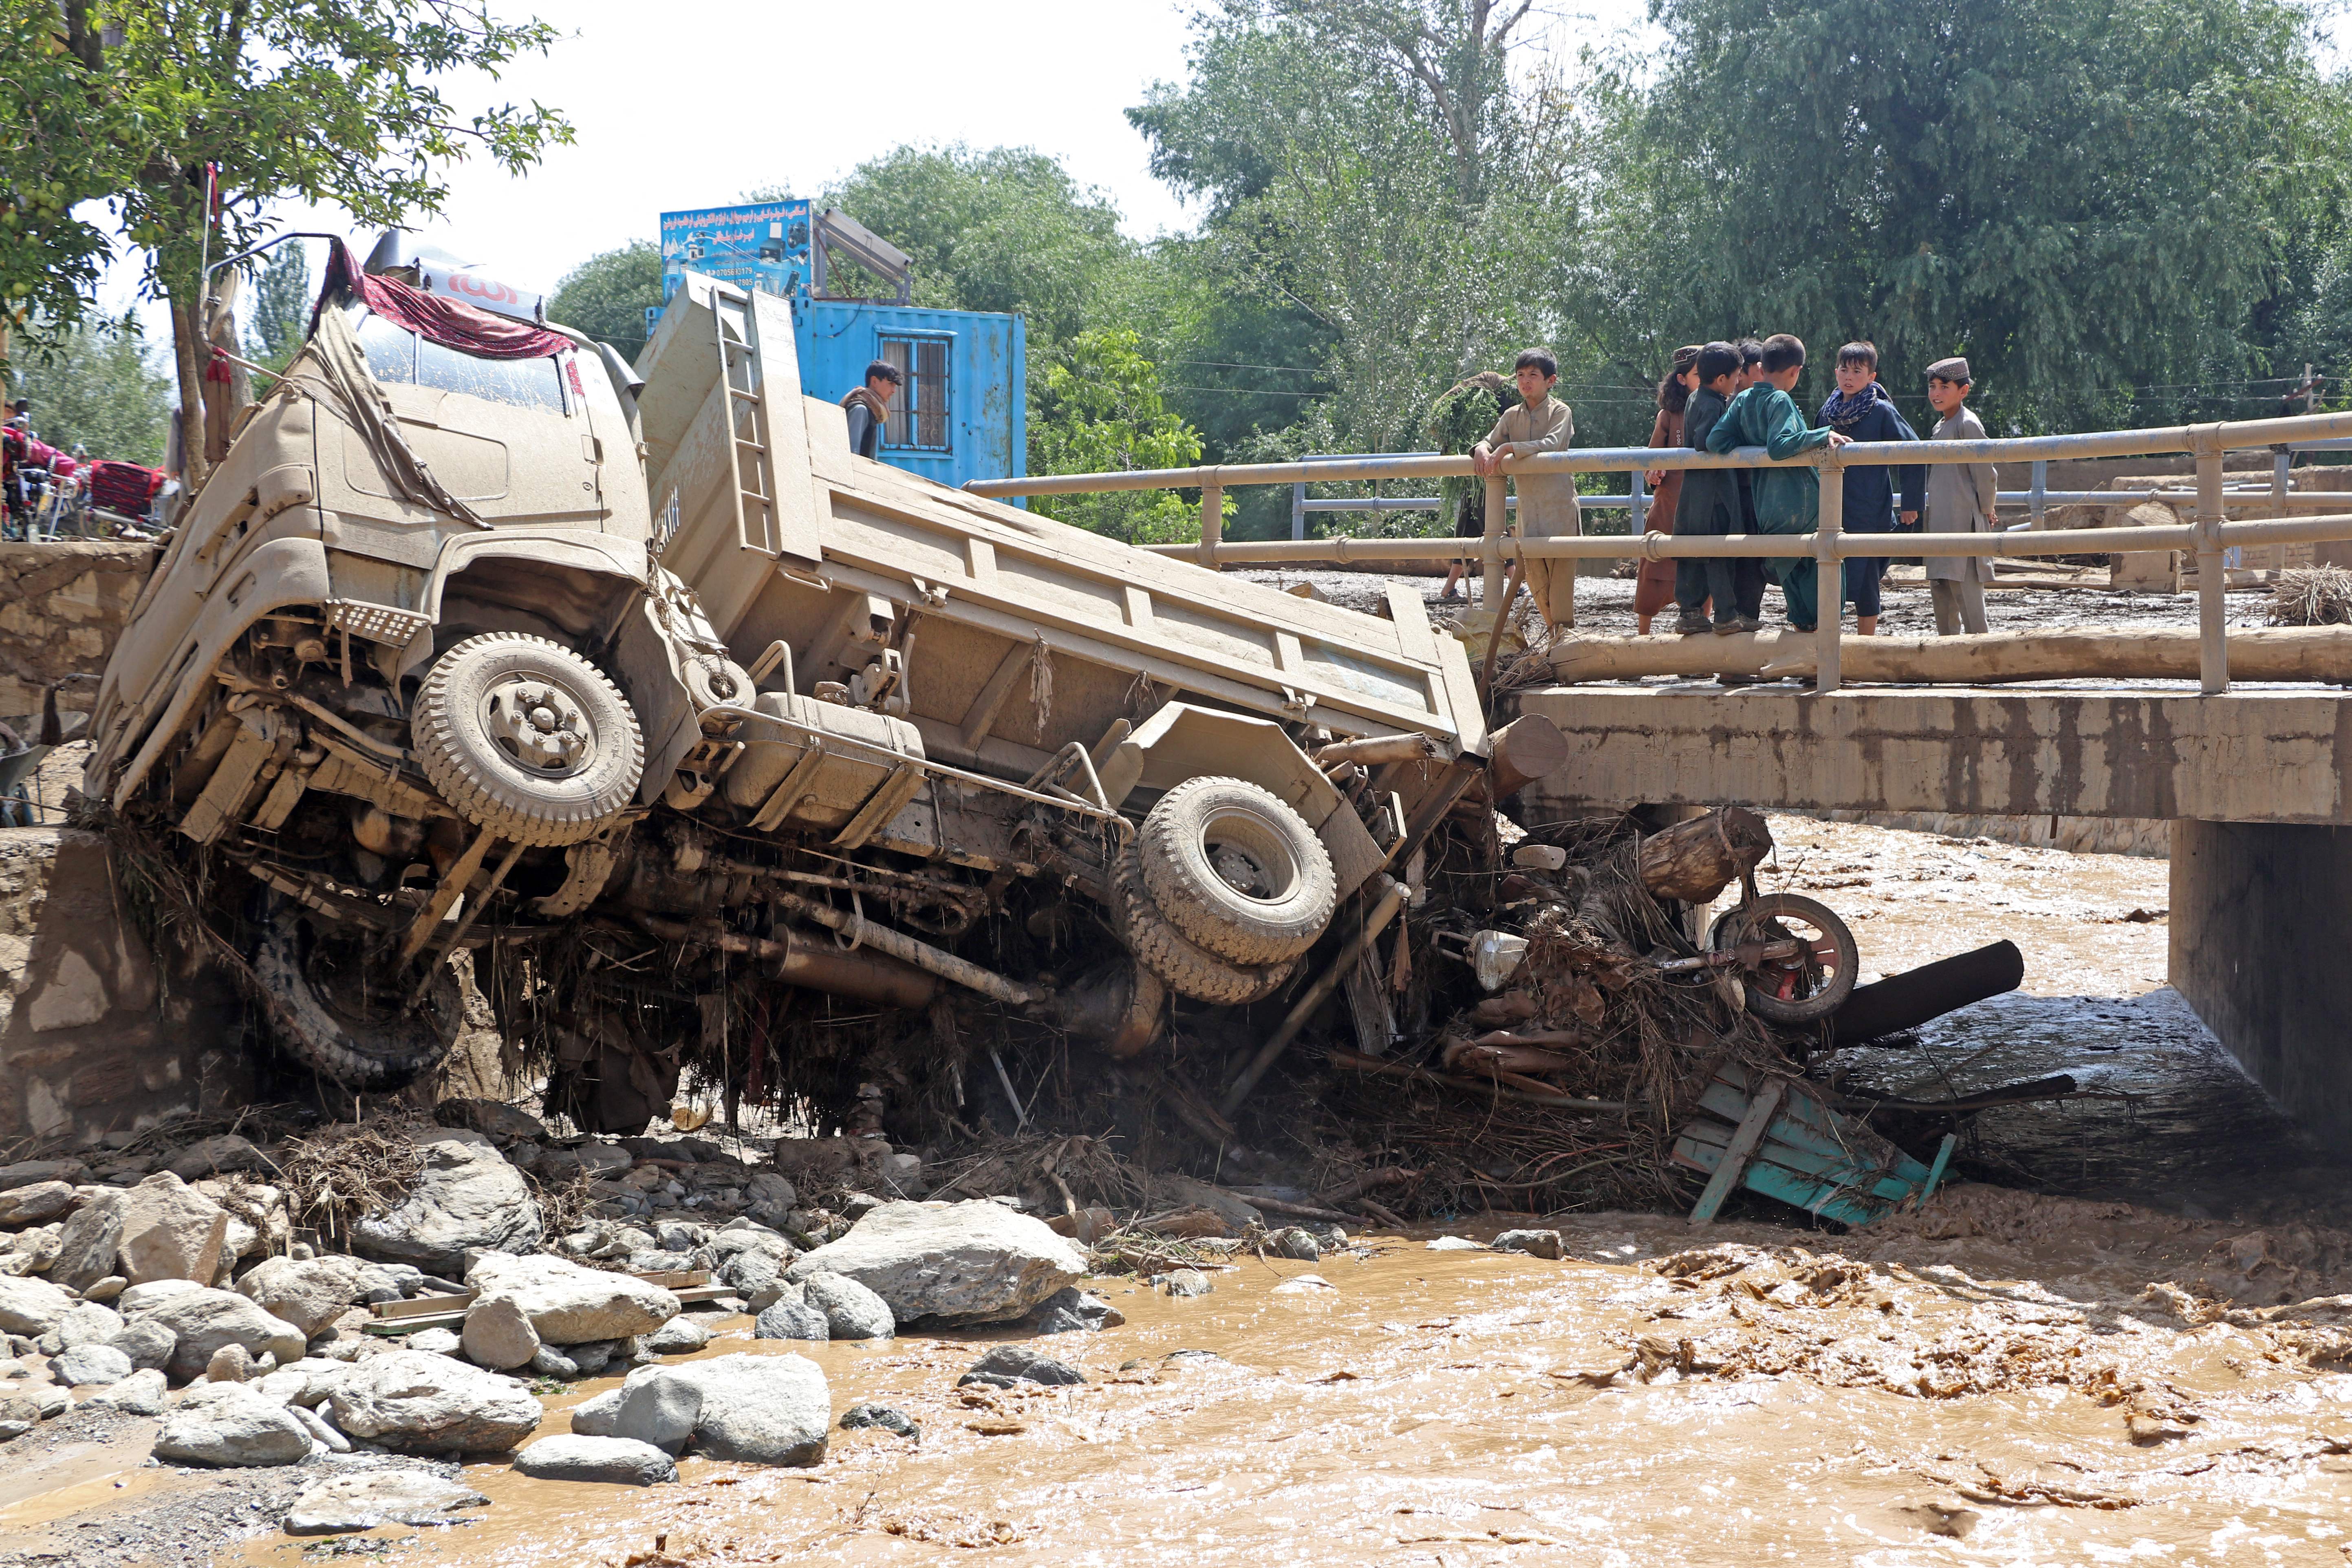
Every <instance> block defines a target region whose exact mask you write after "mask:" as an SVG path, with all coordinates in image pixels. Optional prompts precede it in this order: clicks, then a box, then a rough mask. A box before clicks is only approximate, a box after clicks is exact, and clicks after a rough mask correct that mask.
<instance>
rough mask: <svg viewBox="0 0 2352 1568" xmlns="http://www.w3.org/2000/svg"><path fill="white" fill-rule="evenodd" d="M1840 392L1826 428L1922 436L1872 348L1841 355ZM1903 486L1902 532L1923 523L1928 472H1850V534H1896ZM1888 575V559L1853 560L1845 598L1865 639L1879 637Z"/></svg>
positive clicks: (1864, 434) (1860, 434)
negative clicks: (1898, 404) (1899, 405)
mask: <svg viewBox="0 0 2352 1568" xmlns="http://www.w3.org/2000/svg"><path fill="white" fill-rule="evenodd" d="M1837 387H1838V389H1837V391H1835V392H1834V393H1832V394H1831V395H1830V398H1829V401H1827V402H1826V403H1823V404H1822V424H1824V425H1826V426H1829V427H1830V428H1831V429H1832V430H1836V431H1839V432H1841V433H1843V434H1844V435H1847V436H1850V437H1853V439H1855V440H1857V441H1916V440H1917V439H1918V438H1919V433H1918V432H1917V431H1916V430H1914V429H1912V428H1911V426H1910V423H1909V421H1907V420H1906V419H1905V418H1904V417H1903V416H1902V415H1900V414H1898V413H1897V412H1895V400H1894V399H1893V398H1891V397H1889V396H1887V395H1886V389H1885V387H1883V386H1881V385H1879V384H1878V349H1877V347H1876V345H1874V344H1872V343H1848V344H1846V345H1845V347H1843V348H1842V349H1840V350H1838V357H1837ZM1898 477H1899V479H1900V480H1901V482H1902V486H1903V513H1902V517H1903V526H1904V527H1906V528H1909V527H1912V526H1914V525H1915V524H1916V523H1917V522H1918V521H1919V508H1920V506H1921V504H1922V503H1923V501H1924V500H1925V498H1926V495H1927V468H1925V467H1924V466H1923V465H1920V464H1917V463H1910V464H1906V465H1905V466H1904V467H1902V468H1882V467H1878V466H1875V465H1873V466H1868V467H1864V466H1863V465H1859V464H1857V465H1855V466H1854V467H1852V468H1847V469H1846V470H1845V522H1844V528H1845V531H1846V532H1848V533H1893V532H1894V531H1895V481H1896V479H1897V478H1898ZM1885 575H1886V561H1885V557H1883V556H1876V557H1863V556H1852V555H1850V556H1848V557H1847V558H1846V563H1845V596H1846V597H1847V598H1849V599H1851V600H1853V616H1854V623H1855V625H1856V626H1858V627H1860V629H1861V632H1862V635H1863V636H1864V637H1876V636H1877V635H1878V612H1879V607H1880V606H1879V595H1878V582H1879V579H1880V578H1882V577H1884V576H1885Z"/></svg>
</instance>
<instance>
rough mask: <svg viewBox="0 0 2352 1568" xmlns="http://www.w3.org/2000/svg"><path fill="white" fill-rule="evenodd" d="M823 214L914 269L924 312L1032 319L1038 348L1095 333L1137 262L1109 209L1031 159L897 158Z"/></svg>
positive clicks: (1013, 152) (1051, 163) (861, 168)
mask: <svg viewBox="0 0 2352 1568" xmlns="http://www.w3.org/2000/svg"><path fill="white" fill-rule="evenodd" d="M780 195H782V193H778V192H762V193H755V194H754V195H753V198H752V199H754V200H761V201H771V200H776V199H779V197H780ZM818 205H819V206H820V208H822V207H825V206H837V207H839V208H841V210H842V211H844V212H845V213H847V214H848V215H849V216H851V217H854V218H856V220H857V221H858V222H859V223H862V224H864V225H865V226H866V227H867V228H870V229H872V230H873V231H874V232H875V233H876V234H878V235H880V236H881V237H883V238H885V239H887V240H888V241H889V242H890V243H891V244H893V245H895V246H897V247H898V248H899V249H901V250H903V251H905V252H906V253H907V254H908V255H909V256H911V257H913V258H914V262H915V275H914V289H915V299H916V300H917V302H918V303H920V304H926V305H935V306H939V307H940V308H942V309H946V310H1001V311H1004V312H1007V313H1010V314H1014V315H1020V316H1025V317H1026V318H1028V322H1029V334H1030V342H1031V343H1032V344H1033V345H1042V346H1045V347H1052V346H1054V345H1057V344H1060V343H1063V342H1067V341H1068V340H1069V339H1071V338H1072V337H1074V336H1076V334H1077V333H1078V332H1080V331H1083V330H1085V329H1086V328H1087V327H1088V326H1089V325H1095V324H1098V323H1097V322H1096V321H1094V318H1093V313H1092V312H1093V310H1094V308H1095V305H1096V303H1097V300H1098V299H1099V297H1100V296H1101V294H1102V291H1103V289H1105V287H1106V286H1107V285H1108V282H1109V280H1110V278H1111V275H1112V274H1113V273H1115V272H1117V271H1118V269H1120V268H1124V267H1126V266H1128V265H1129V263H1130V262H1132V261H1133V259H1134V258H1135V256H1136V247H1134V246H1133V245H1131V244H1130V243H1129V241H1128V240H1127V239H1125V238H1124V237H1121V236H1120V234H1119V232H1118V208H1117V207H1115V206H1113V205H1111V203H1110V201H1109V199H1108V197H1107V196H1105V195H1103V194H1102V193H1101V192H1099V191H1094V190H1088V189H1086V188H1084V187H1082V186H1080V185H1079V184H1077V182H1076V181H1075V180H1073V179H1071V178H1070V175H1069V172H1068V171H1067V170H1066V169H1064V168H1063V167H1062V165H1061V164H1060V163H1058V162H1057V161H1056V160H1055V159H1053V158H1050V157H1048V156H1046V155H1045V153H1039V152H1036V151H1034V150H1033V149H1030V148H1027V147H991V148H986V149H974V148H971V147H968V146H965V145H963V144H962V143H961V142H958V143H955V144H953V145H951V146H946V147H914V146H902V147H898V148H894V149H893V150H892V151H890V152H888V153H885V154H883V155H882V156H881V157H879V158H876V159H872V160H869V161H868V162H866V163H860V164H859V165H857V167H856V168H855V169H853V170H851V171H850V174H849V177H848V178H847V179H846V180H845V181H843V182H842V184H840V186H839V187H838V188H836V189H834V190H830V191H827V192H825V193H824V196H823V197H822V199H821V200H820V201H819V203H818Z"/></svg>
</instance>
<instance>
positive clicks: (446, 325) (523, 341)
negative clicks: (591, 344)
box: [310, 245, 572, 359]
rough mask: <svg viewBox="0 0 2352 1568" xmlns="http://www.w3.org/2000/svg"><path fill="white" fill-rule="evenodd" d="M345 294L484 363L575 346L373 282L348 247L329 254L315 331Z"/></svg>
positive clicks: (508, 320)
mask: <svg viewBox="0 0 2352 1568" xmlns="http://www.w3.org/2000/svg"><path fill="white" fill-rule="evenodd" d="M346 289H348V290H349V291H350V292H352V293H354V294H357V295H358V296H359V297H360V298H361V299H362V300H365V301H366V302H367V308H368V309H369V310H373V311H374V312H375V313H376V314H377V315H379V316H382V317H383V318H384V319H385V320H386V321H393V322H395V323H397V324H398V325H400V326H404V327H406V328H408V329H409V330H410V331H417V332H422V333H424V334H425V336H426V337H428V338H430V339H432V340H433V341H434V342H436V343H439V344H440V345H441V346H442V347H443V348H448V349H456V350H457V352H458V353H468V354H473V355H476V356H477V357H478V358H481V359H544V358H546V357H547V356H548V355H550V354H557V353H562V352H563V351H564V350H565V349H568V348H570V347H572V340H571V339H570V338H567V337H565V336H564V335H563V334H562V333H561V332H551V331H548V330H547V329H546V328H545V327H535V326H533V325H531V324H530V322H529V321H517V320H515V319H514V318H513V317H511V316H497V315H492V314H491V313H490V312H489V311H488V310H477V309H475V308H474V307H473V306H471V305H462V304H459V303H458V302H457V300H444V299H442V298H440V297H439V296H438V295H435V294H427V293H425V292H423V291H422V290H420V289H412V288H410V287H409V286H408V285H407V284H405V283H402V282H399V281H396V280H395V279H390V278H371V277H369V276H368V275H367V273H366V272H364V271H362V269H361V268H360V263H359V258H357V257H355V256H353V255H352V247H350V246H348V245H337V246H335V247H332V248H331V250H330V251H329V253H328V256H327V277H326V280H325V281H324V282H323V283H322V284H320V288H319V302H318V304H317V305H315V306H313V307H312V308H311V310H310V325H311V327H312V328H313V329H316V328H317V326H318V324H319V311H320V310H321V309H323V308H324V307H325V305H326V303H327V301H328V300H331V299H333V298H334V297H335V296H336V294H337V293H339V292H341V291H343V290H346Z"/></svg>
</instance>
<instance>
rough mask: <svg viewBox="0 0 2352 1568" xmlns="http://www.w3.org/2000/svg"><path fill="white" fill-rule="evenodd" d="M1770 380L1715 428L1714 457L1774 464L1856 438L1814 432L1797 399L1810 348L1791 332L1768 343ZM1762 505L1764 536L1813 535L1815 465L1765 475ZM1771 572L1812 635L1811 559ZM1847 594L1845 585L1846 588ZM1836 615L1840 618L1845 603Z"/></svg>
mask: <svg viewBox="0 0 2352 1568" xmlns="http://www.w3.org/2000/svg"><path fill="white" fill-rule="evenodd" d="M1763 369H1764V374H1763V375H1762V376H1761V377H1760V378H1759V380H1758V381H1757V383H1756V384H1754V385H1753V386H1750V387H1749V388H1748V390H1747V391H1745V392H1743V393H1741V394H1740V395H1738V396H1737V397H1735V398H1733V399H1732V400H1731V406H1730V407H1728V408H1727V409H1725V410H1724V411H1723V417H1722V418H1720V419H1718V420H1717V421H1716V423H1715V428H1713V429H1712V430H1709V431H1708V432H1707V433H1706V449H1707V450H1708V451H1710V452H1729V451H1732V450H1734V449H1735V448H1738V447H1763V448H1764V450H1765V453H1766V455H1767V456H1769V457H1772V458H1793V457H1795V456H1797V454H1799V453H1800V452H1810V451H1812V450H1813V449H1814V448H1816V447H1831V448H1832V449H1835V448H1837V447H1843V446H1845V445H1846V444H1847V443H1848V442H1849V441H1850V440H1851V439H1852V437H1847V436H1844V435H1841V434H1840V433H1839V432H1837V431H1835V430H1832V429H1830V428H1828V427H1827V426H1823V427H1822V428H1820V429H1808V428H1806V426H1805V416H1803V415H1802V414H1801V413H1800V412H1798V409H1797V400H1796V399H1795V398H1793V397H1791V396H1790V392H1791V391H1792V390H1794V389H1795V387H1796V384H1797V378H1798V377H1799V376H1801V375H1802V374H1804V370H1805V345H1804V343H1803V342H1802V341H1801V340H1800V339H1799V338H1797V337H1796V336H1794V335H1793V334H1791V333H1789V332H1775V333H1773V334H1772V335H1771V336H1770V337H1769V338H1767V339H1765V340H1764V360H1763ZM1751 489H1752V493H1753V494H1754V496H1755V498H1756V527H1757V531H1759V532H1762V533H1810V532H1811V531H1812V529H1813V526H1814V524H1815V522H1816V521H1817V520H1818V519H1819V518H1820V516H1821V506H1822V482H1821V478H1820V476H1819V475H1817V474H1815V473H1814V472H1813V469H1812V468H1811V465H1807V466H1805V467H1802V468H1759V469H1758V470H1756V477H1755V480H1754V483H1753V485H1752V486H1751ZM1764 570H1765V571H1766V573H1768V574H1769V575H1770V576H1771V577H1772V579H1773V580H1774V581H1775V582H1777V583H1779V584H1780V594H1781V597H1782V598H1783V599H1785V600H1786V601H1787V604H1788V610H1789V624H1790V626H1794V627H1796V628H1797V630H1799V631H1801V632H1809V631H1811V630H1812V629H1813V627H1814V626H1815V625H1816V624H1817V623H1818V622H1819V620H1820V609H1819V606H1818V605H1817V603H1816V597H1817V590H1818V588H1819V584H1818V583H1817V582H1816V580H1815V579H1816V578H1817V577H1818V576H1819V573H1818V572H1817V571H1816V570H1815V568H1814V565H1813V559H1812V557H1811V556H1810V555H1801V556H1788V555H1776V556H1772V557H1770V558H1769V559H1768V560H1766V562H1765V563H1764ZM1840 586H1841V588H1843V579H1841V583H1840ZM1830 613H1831V614H1832V615H1835V614H1837V613H1838V606H1837V603H1834V602H1833V603H1832V605H1831V606H1830Z"/></svg>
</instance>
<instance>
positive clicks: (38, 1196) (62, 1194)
mask: <svg viewBox="0 0 2352 1568" xmlns="http://www.w3.org/2000/svg"><path fill="white" fill-rule="evenodd" d="M74 1202H75V1199H74V1190H73V1185H72V1184H71V1183H68V1182H35V1183H33V1184H31V1185H30V1186H23V1187H12V1188H10V1189H9V1190H8V1191H6V1192H0V1226H5V1228H7V1229H9V1230H15V1229H16V1228H17V1227H18V1226H27V1225H47V1224H48V1223H49V1222H50V1221H51V1220H53V1219H63V1218H65V1216H66V1215H68V1214H69V1213H70V1212H72V1209H73V1206H74Z"/></svg>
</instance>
